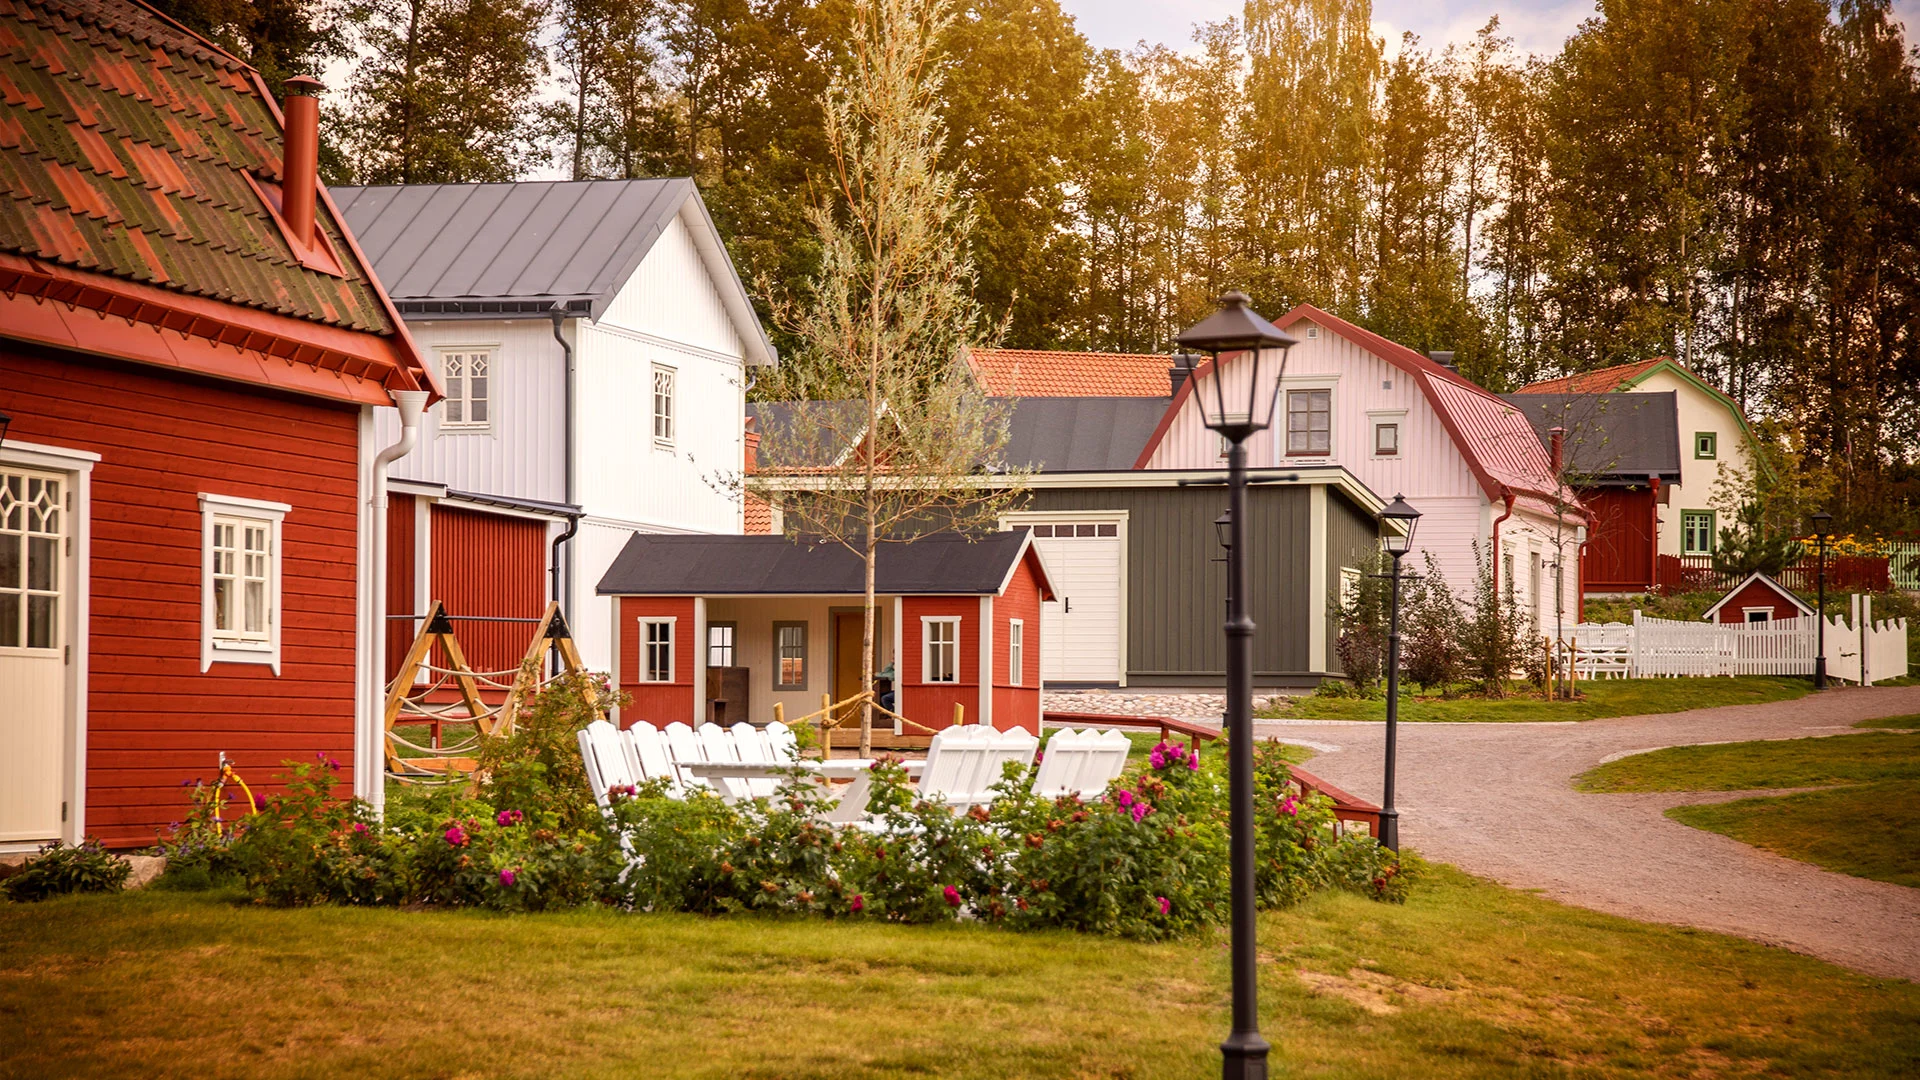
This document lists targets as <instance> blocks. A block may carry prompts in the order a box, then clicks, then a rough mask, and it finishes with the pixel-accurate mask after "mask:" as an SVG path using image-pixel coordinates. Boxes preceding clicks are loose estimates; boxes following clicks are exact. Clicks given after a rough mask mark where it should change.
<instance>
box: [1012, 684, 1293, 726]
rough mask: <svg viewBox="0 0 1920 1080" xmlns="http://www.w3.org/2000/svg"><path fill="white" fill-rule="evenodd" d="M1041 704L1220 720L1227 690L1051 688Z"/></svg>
mask: <svg viewBox="0 0 1920 1080" xmlns="http://www.w3.org/2000/svg"><path fill="white" fill-rule="evenodd" d="M1284 696H1285V695H1266V694H1255V695H1254V697H1253V707H1254V708H1255V709H1259V708H1262V707H1264V706H1265V705H1266V704H1267V703H1268V702H1270V701H1273V700H1276V699H1277V698H1280V697H1284ZM1041 708H1043V709H1045V710H1046V711H1048V712H1082V713H1111V714H1113V715H1115V716H1171V717H1173V718H1174V719H1176V720H1209V721H1212V722H1213V723H1215V724H1218V723H1219V722H1220V714H1221V713H1223V712H1226V711H1227V699H1226V695H1224V694H1205V693H1184V692H1178V691H1168V692H1165V693H1154V692H1152V691H1133V690H1049V691H1047V692H1046V693H1045V694H1044V695H1042V697H1041Z"/></svg>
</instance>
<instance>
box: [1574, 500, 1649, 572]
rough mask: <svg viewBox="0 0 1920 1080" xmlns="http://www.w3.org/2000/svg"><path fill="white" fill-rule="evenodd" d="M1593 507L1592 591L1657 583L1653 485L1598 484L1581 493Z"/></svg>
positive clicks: (1588, 564)
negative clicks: (1654, 563) (1619, 486)
mask: <svg viewBox="0 0 1920 1080" xmlns="http://www.w3.org/2000/svg"><path fill="white" fill-rule="evenodd" d="M1580 498H1581V500H1582V501H1584V502H1585V503H1586V504H1587V507H1588V508H1589V509H1590V510H1592V511H1593V526H1592V529H1591V531H1590V532H1589V533H1588V535H1587V557H1586V579H1587V589H1588V590H1589V591H1599V592H1615V591H1624V590H1631V589H1650V588H1652V587H1653V584H1654V565H1653V555H1654V537H1653V516H1654V509H1655V508H1654V496H1653V491H1652V490H1651V489H1649V488H1635V489H1626V488H1596V489H1591V490H1587V491H1582V492H1581V493H1580Z"/></svg>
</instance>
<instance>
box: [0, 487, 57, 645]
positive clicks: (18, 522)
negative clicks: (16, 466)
mask: <svg viewBox="0 0 1920 1080" xmlns="http://www.w3.org/2000/svg"><path fill="white" fill-rule="evenodd" d="M63 490H64V489H63V485H62V484H61V481H60V480H59V479H58V478H57V477H51V476H34V475H31V474H28V473H17V472H0V647H3V648H28V649H52V648H56V647H58V642H59V639H60V622H59V620H60V578H61V574H60V559H61V536H62V534H61V531H60V530H61V516H62V515H61V511H62V510H63V509H64V504H63V502H62V499H63V495H62V491H63Z"/></svg>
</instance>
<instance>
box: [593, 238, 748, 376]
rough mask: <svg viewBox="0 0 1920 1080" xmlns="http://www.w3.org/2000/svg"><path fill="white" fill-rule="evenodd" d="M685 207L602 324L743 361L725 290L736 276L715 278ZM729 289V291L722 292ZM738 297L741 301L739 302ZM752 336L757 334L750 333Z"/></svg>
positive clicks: (732, 288)
mask: <svg viewBox="0 0 1920 1080" xmlns="http://www.w3.org/2000/svg"><path fill="white" fill-rule="evenodd" d="M690 208H691V204H689V207H688V208H683V209H682V210H681V211H680V213H679V215H677V216H676V217H675V218H674V219H673V222H672V223H671V224H670V225H668V226H667V229H666V231H665V232H664V233H662V234H661V235H660V239H659V240H657V241H655V242H654V245H653V249H652V250H651V251H649V252H647V257H646V258H645V259H643V260H641V262H640V266H639V268H638V269H636V270H635V271H634V272H633V274H632V275H631V276H630V277H628V278H627V281H626V284H624V285H622V286H621V288H620V291H619V292H618V293H616V294H615V295H614V298H613V299H612V300H611V301H609V302H608V304H607V310H606V312H605V314H604V315H603V316H602V317H601V319H600V322H601V323H603V324H605V325H609V326H617V327H619V328H621V329H623V330H631V331H633V332H635V333H638V334H645V335H647V336H648V337H652V338H658V339H661V340H664V341H671V342H674V343H676V344H680V345H686V346H691V347H693V348H695V349H698V350H701V351H703V352H710V353H718V354H720V355H722V356H727V357H733V358H736V359H738V358H744V357H745V355H746V351H745V345H744V343H743V340H742V330H741V328H740V327H738V326H736V325H735V323H734V317H733V315H732V313H731V312H729V310H728V307H729V305H728V303H727V296H726V295H725V292H733V291H735V290H737V289H738V288H739V286H738V285H737V284H736V283H735V281H734V280H733V277H732V275H731V274H728V275H725V276H724V277H723V276H721V275H716V274H715V273H714V272H713V269H712V267H711V266H710V265H709V264H708V261H707V259H705V258H704V257H703V256H702V255H701V252H700V247H699V245H698V244H697V243H696V242H695V238H694V234H693V230H694V229H695V228H703V227H704V226H699V225H693V226H690V225H689V222H688V210H689V209H690ZM723 290H725V292H723ZM738 299H744V298H743V297H742V298H736V304H737V300H738ZM749 332H753V331H749Z"/></svg>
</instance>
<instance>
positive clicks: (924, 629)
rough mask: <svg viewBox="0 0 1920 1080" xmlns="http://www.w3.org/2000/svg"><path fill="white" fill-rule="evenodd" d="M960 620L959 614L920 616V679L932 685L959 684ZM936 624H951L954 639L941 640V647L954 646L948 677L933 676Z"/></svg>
mask: <svg viewBox="0 0 1920 1080" xmlns="http://www.w3.org/2000/svg"><path fill="white" fill-rule="evenodd" d="M960 621H961V616H959V615H922V616H920V681H921V682H922V683H925V684H927V685H932V686H957V685H958V684H959V682H960ZM935 624H940V625H944V626H951V627H952V628H953V640H951V641H941V642H940V643H939V645H940V647H942V648H945V647H947V646H949V645H951V646H952V648H953V663H952V666H951V667H949V668H947V677H946V678H944V679H936V678H933V649H934V644H935V643H934V640H933V627H934V625H935Z"/></svg>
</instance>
